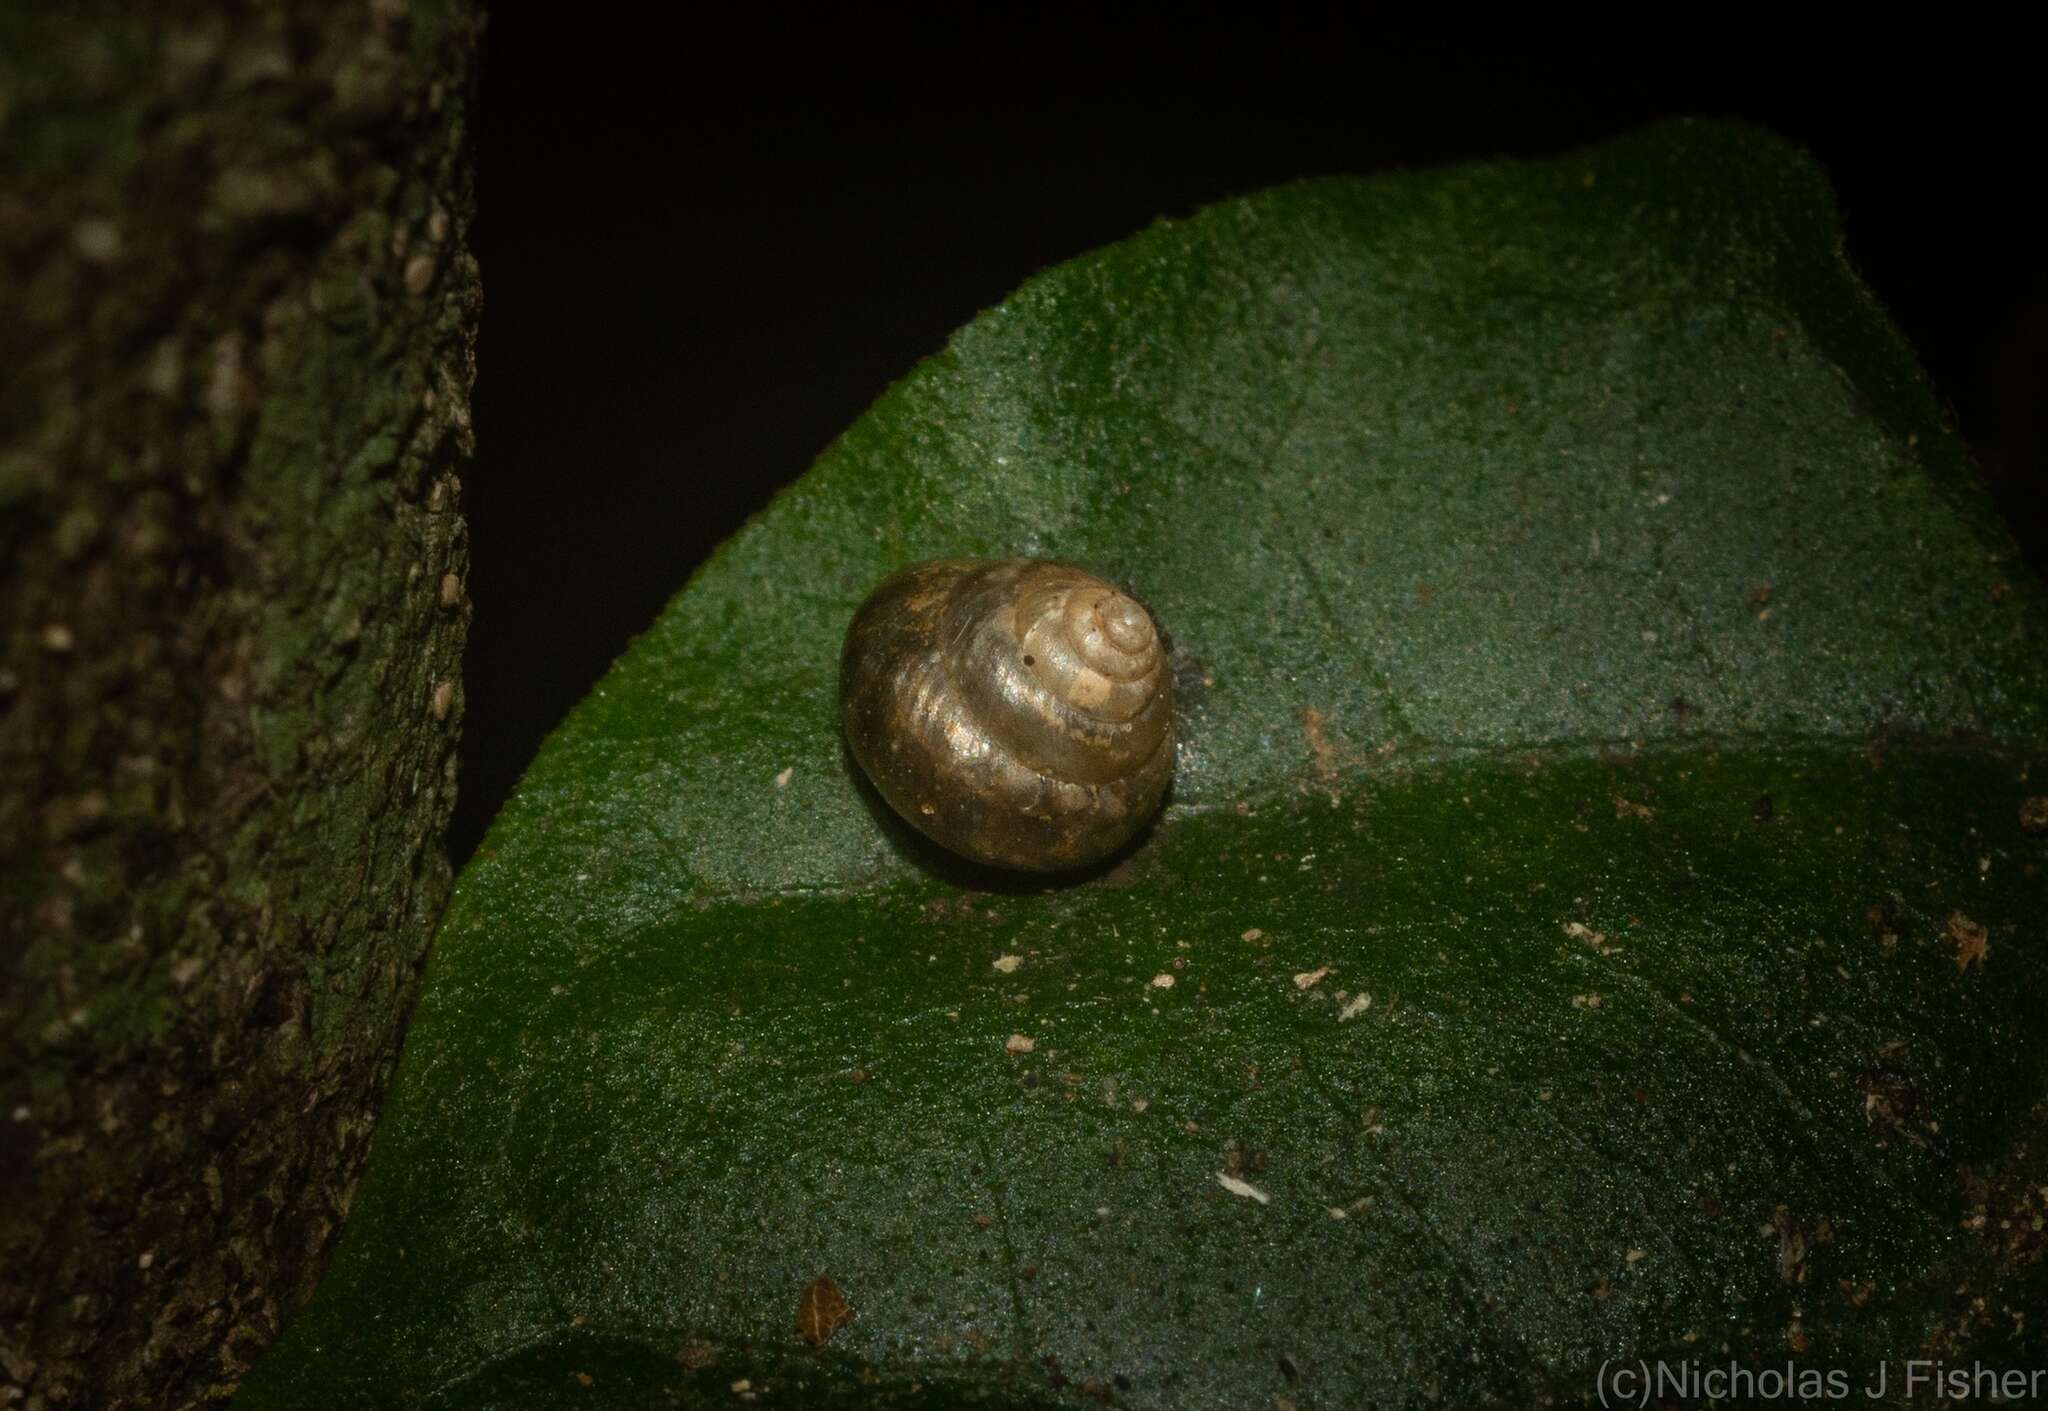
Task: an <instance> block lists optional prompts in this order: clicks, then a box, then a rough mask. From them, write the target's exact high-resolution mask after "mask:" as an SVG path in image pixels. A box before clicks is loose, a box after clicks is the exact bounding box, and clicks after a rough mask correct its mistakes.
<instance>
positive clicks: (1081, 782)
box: [841, 559, 1173, 870]
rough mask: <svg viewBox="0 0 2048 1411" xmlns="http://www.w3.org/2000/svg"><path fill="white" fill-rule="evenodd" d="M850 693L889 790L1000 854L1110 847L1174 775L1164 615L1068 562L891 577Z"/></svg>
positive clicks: (979, 850)
mask: <svg viewBox="0 0 2048 1411" xmlns="http://www.w3.org/2000/svg"><path fill="white" fill-rule="evenodd" d="M841 695H842V703H841V710H842V717H843V721H844V724H845V728H846V735H847V741H848V744H849V745H850V746H851V748H852V749H853V752H854V756H855V758H856V759H857V760H858V761H859V762H860V764H861V766H862V768H864V769H865V770H866V771H867V773H868V775H869V776H870V778H872V779H873V780H874V782H875V785H876V787H877V789H878V790H879V791H880V792H881V794H882V795H883V797H884V798H885V799H887V800H888V802H889V803H890V804H891V806H892V807H894V808H895V809H896V811H897V812H898V813H900V814H902V815H903V816H904V817H905V818H906V819H908V820H909V821H910V822H911V823H913V824H915V825H916V826H917V827H918V828H920V829H922V830H923V831H924V832H925V833H927V834H929V835H930V836H932V837H933V838H935V839H936V840H937V841H939V842H941V843H943V844H945V845H946V846H948V847H950V848H953V849H954V850H955V851H958V852H962V853H964V854H966V855H967V856H969V857H973V858H976V859H978V860H981V861H985V862H993V863H997V864H999V865H1002V866H1009V867H1020V868H1029V869H1035V870H1055V869H1059V868H1066V867H1077V866H1082V865H1085V864H1086V863H1088V862H1091V861H1094V860H1097V859H1098V858H1100V857H1103V856H1106V855H1108V854H1109V853H1111V852H1114V851H1115V850H1116V848H1118V847H1120V846H1121V845H1122V844H1123V843H1124V842H1126V841H1128V840H1129V839H1130V838H1131V837H1132V836H1134V835H1135V834H1136V832H1137V831H1138V829H1140V828H1141V827H1143V825H1144V823H1145V821H1146V820H1147V819H1148V818H1149V817H1150V816H1151V814H1152V812H1153V811H1155V810H1156V808H1157V807H1158V804H1159V802H1160V800H1161V799H1162V798H1163V796H1164V794H1165V791H1166V786H1167V783H1168V782H1169V780H1170V777H1171V774H1172V768H1173V691H1172V677H1171V675H1170V674H1169V673H1168V672H1167V669H1166V662H1165V654H1164V651H1163V647H1162V644H1161V642H1160V640H1159V635H1158V631H1157V629H1156V628H1155V627H1154V625H1153V622H1152V619H1151V615H1150V614H1149V613H1147V612H1146V611H1145V609H1144V608H1143V607H1142V606H1141V605H1140V604H1139V603H1137V602H1136V601H1134V600H1133V599H1131V598H1129V597H1128V596H1126V595H1124V594H1122V593H1120V592H1118V591H1117V590H1116V589H1115V588H1113V587H1112V586H1110V585H1109V584H1107V583H1105V582H1103V581H1102V580H1101V579H1099V578H1096V577H1094V576H1093V575H1090V574H1088V573H1085V572H1083V571H1082V570H1080V569H1076V568H1072V567H1069V566H1068V565H1065V564H1059V563H1053V562H1049V561H1044V560H1034V559H1003V560H994V561H981V560H942V561H940V562H936V563H931V564H920V565H918V566H916V567H914V568H911V569H907V570H905V571H904V572H902V573H900V574H898V575H896V576H895V577H893V578H891V579H889V580H888V581H887V582H885V583H883V584H882V585H881V587H879V588H877V589H876V590H875V592H874V593H873V594H872V595H871V596H870V598H869V599H868V601H867V602H866V603H865V604H863V605H862V608H861V610H860V612H859V613H858V614H857V615H856V616H855V619H854V623H853V625H852V627H851V628H849V629H848V632H847V639H846V648H845V652H844V654H843V655H842V658H841Z"/></svg>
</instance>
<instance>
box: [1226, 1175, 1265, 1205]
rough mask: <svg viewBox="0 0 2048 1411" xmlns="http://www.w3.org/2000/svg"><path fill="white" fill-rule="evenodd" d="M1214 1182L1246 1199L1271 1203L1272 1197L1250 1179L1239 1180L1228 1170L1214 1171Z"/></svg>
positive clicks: (1263, 1203) (1260, 1202)
mask: <svg viewBox="0 0 2048 1411" xmlns="http://www.w3.org/2000/svg"><path fill="white" fill-rule="evenodd" d="M1216 1184H1217V1185H1219V1186H1221V1187H1223V1189H1225V1190H1227V1191H1229V1192H1230V1193H1231V1194H1232V1195H1241V1196H1243V1197H1244V1198H1245V1199H1246V1200H1256V1201H1257V1202H1258V1203H1259V1204H1261V1205H1271V1204H1272V1203H1273V1197H1271V1196H1269V1195H1267V1194H1266V1193H1265V1192H1264V1191H1262V1190H1260V1189H1259V1188H1258V1187H1257V1186H1255V1185H1253V1184H1252V1183H1251V1182H1250V1181H1241V1180H1239V1179H1238V1178H1237V1177H1235V1176H1233V1175H1231V1174H1230V1173H1229V1172H1228V1171H1218V1172H1217V1173H1216Z"/></svg>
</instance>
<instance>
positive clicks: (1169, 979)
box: [1152, 971, 1173, 990]
mask: <svg viewBox="0 0 2048 1411" xmlns="http://www.w3.org/2000/svg"><path fill="white" fill-rule="evenodd" d="M1152 988H1153V989H1155V990H1170V989H1172V988H1173V976H1171V975H1169V974H1167V973H1166V972H1165V971H1161V972H1160V973H1159V974H1157V975H1154V976H1153V977H1152Z"/></svg>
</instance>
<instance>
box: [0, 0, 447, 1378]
mask: <svg viewBox="0 0 2048 1411" xmlns="http://www.w3.org/2000/svg"><path fill="white" fill-rule="evenodd" d="M479 29H480V19H479V14H478V9H477V6H476V4H475V3H474V0H415V3H413V4H412V5H411V6H410V7H409V6H408V4H407V3H406V0H350V3H344V4H322V3H305V4H288V3H283V2H282V0H253V2H252V3H249V4H246V5H242V6H234V7H222V6H219V5H216V4H211V3H188V4H179V5H162V6H120V5H107V6H104V7H97V6H91V5H43V6H34V5H25V6H14V5H9V6H6V7H4V8H0V1407H9V1408H12V1407H16V1406H22V1407H44V1406H48V1407H83V1406H93V1407H101V1406H105V1407H131V1406H132V1407H149V1408H162V1407H177V1406H188V1405H215V1404H219V1403H220V1402H222V1401H224V1400H225V1399H226V1397H227V1396H228V1394H230V1393H231V1392H232V1390H233V1388H234V1386H235V1384H236V1382H237V1380H238V1378H239V1377H240V1375H241V1374H242V1373H243V1371H244V1370H245V1369H246V1368H247V1367H248V1366H249V1365H250V1362H251V1360H252V1359H253V1358H254V1357H255V1356H256V1354H257V1353H258V1352H259V1351H260V1350H261V1349H262V1348H263V1347H264V1346H265V1345H266V1344H267V1343H268V1342H269V1341H270V1339H271V1338H272V1336H273V1335H274V1334H275V1333H276V1332H277V1331H278V1329H279V1327H280V1325H281V1323H282V1322H283V1320H284V1319H285V1318H287V1317H288V1316H290V1314H291V1312H292V1311H293V1309H294V1308H295V1307H296V1306H297V1305H298V1304H299V1303H300V1302H301V1301H302V1300H303V1299H304V1298H305V1296H306V1294H307V1293H308V1292H309V1291H310V1289H311V1287H312V1285H313V1283H314V1281H315V1279H316V1278H317V1277H318V1275H319V1273H320V1270H321V1267H322V1264H323V1261H324V1257H325V1253H326V1251H327V1248H328V1245H329V1243H330V1239H331V1236H332V1235H333V1233H334V1231H335V1228H336V1226H337V1225H338V1224H339V1222H340V1220H341V1218H342V1216H343V1214H344V1213H345V1212H346V1211H347V1209H348V1204H349V1198H350V1195H351V1192H352V1190H353V1188H354V1185H355V1180H356V1176H357V1172H358V1170H359V1168H360V1165H361V1161H362V1157H363V1155H364V1151H365V1148H366V1146H367V1143H368V1141H369V1136H370V1129H371V1123H372V1119H373V1118H374V1116H375V1112H376V1108H377V1105H378V1101H379V1099H380V1097H381V1095H382V1093H383V1090H384V1086H385V1081H386V1079H387V1077H388V1076H389V1073H390V1070H391V1066H392V1062H393V1060H394V1058H395V1055H396V1051H397V1045H398V1039H399V1036H400V1033H401V1030H402V1026H403V1022H404V1019H405V1017H406V1014H407V1011H408V1008H409V1006H410V1004H411V1001H412V998H413V994H414V990H415V982H416V979H417V975H418V971H419V966H420V962H421V959H422V956H423V955H424V952H425V948H426V942H427V938H428V933H429V928H430V927H431V925H432V923H433V921H434V919H435V917H436V916H437V914H438V913H439V911H440V908H441V905H442V902H443V900H444V898H445V896H446V893H447V889H448V868H447V862H446V859H445V855H444V853H443V850H442V833H443V828H444V826H445V824H446V822H447V818H448V813H449V808H450V805H451V803H452V800H453V796H454V784H455V778H454V771H455V737H456V729H457V725H458V722H459V720H460V717H461V713H462V700H461V674H460V669H459V667H460V652H461V647H462V640H463V634H464V631H465V628H466V624H467V620H468V615H469V607H468V600H467V596H466V593H465V591H464V586H463V585H464V579H465V576H466V570H467V548H466V540H465V535H464V528H463V523H462V519H461V516H460V514H459V512H458V511H459V499H460V486H459V481H458V480H457V475H456V472H457V470H458V469H459V468H460V467H461V466H462V465H463V464H464V462H465V460H466V457H467V456H468V454H469V452H470V434H469V386H470V378H471V368H472V358H471V346H472V337H473V333H474V329H475V323H476V316H477V310H478V284H477V271H476V266H475V263H474V261H473V260H472V259H471V258H470V256H469V254H468V253H467V246H466V236H467V231H468V228H469V224H470V217H471V212H472V193H471V187H470V163H469V155H468V152H467V150H466V146H465V135H464V130H465V126H466V122H467V114H468V111H469V108H470V104H471V98H472V92H473V87H472V81H471V79H472V74H473V70H474V61H475V54H476V45H477V40H478V37H479Z"/></svg>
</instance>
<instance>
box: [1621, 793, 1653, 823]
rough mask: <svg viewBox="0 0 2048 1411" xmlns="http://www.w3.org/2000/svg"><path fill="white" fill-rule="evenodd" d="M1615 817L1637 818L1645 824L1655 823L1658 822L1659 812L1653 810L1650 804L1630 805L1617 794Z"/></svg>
mask: <svg viewBox="0 0 2048 1411" xmlns="http://www.w3.org/2000/svg"><path fill="white" fill-rule="evenodd" d="M1614 816H1615V817H1616V818H1636V819H1641V820H1642V821H1643V822H1645V823H1654V822H1656V820H1657V810H1656V809H1654V808H1651V807H1650V806H1649V805H1648V804H1643V803H1630V802H1629V801H1628V800H1627V799H1625V798H1623V797H1622V796H1621V795H1620V794H1616V795H1615V796H1614Z"/></svg>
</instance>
